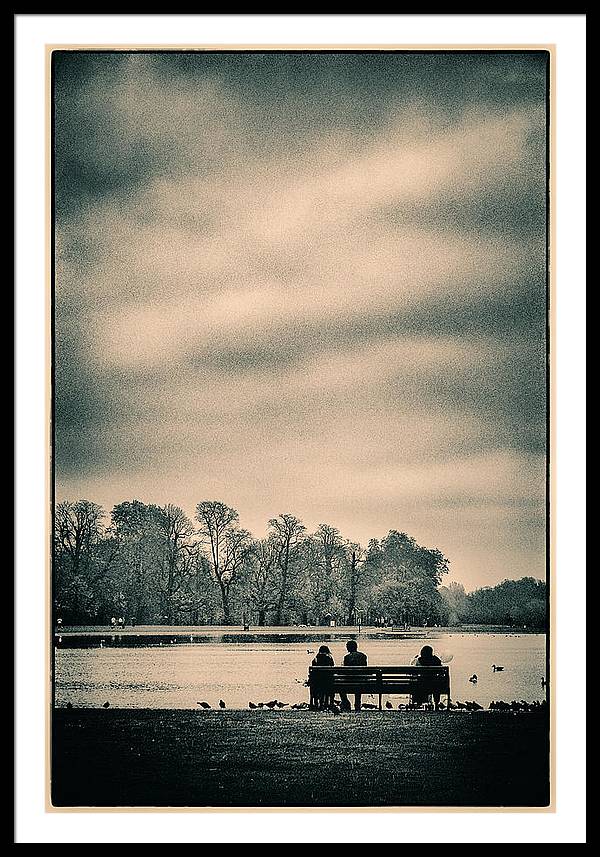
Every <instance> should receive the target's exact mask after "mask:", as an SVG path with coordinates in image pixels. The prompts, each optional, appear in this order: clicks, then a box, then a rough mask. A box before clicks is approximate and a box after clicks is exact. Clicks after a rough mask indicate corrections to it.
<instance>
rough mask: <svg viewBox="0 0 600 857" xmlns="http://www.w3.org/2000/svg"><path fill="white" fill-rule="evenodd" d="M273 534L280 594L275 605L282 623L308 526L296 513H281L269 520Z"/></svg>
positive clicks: (276, 613) (277, 622) (277, 616)
mask: <svg viewBox="0 0 600 857" xmlns="http://www.w3.org/2000/svg"><path fill="white" fill-rule="evenodd" d="M269 527H270V528H271V531H272V532H271V535H272V537H273V538H274V544H275V546H276V551H277V569H278V577H279V580H278V586H277V588H278V595H277V601H276V606H275V624H276V625H281V623H282V621H283V613H284V609H285V605H286V602H287V600H288V598H289V596H290V590H291V586H292V584H293V578H294V571H295V570H297V568H296V569H295V563H296V562H297V559H298V552H299V548H300V545H301V543H302V539H303V537H304V533H305V531H306V527H305V526H304V524H303V523H302V521H300V520H299V519H298V518H296V517H295V516H294V515H288V514H285V515H279V516H278V517H277V518H271V520H270V521H269Z"/></svg>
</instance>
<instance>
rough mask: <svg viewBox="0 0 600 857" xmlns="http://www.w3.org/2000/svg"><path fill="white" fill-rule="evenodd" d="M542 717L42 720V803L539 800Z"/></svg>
mask: <svg viewBox="0 0 600 857" xmlns="http://www.w3.org/2000/svg"><path fill="white" fill-rule="evenodd" d="M548 756H549V751H548V724H547V719H546V716H545V715H544V714H542V713H519V714H514V713H505V712H475V713H462V712H399V711H389V712H388V711H384V712H375V711H362V712H360V713H356V712H352V713H348V714H340V715H337V716H336V715H333V714H331V713H325V712H323V713H319V712H310V711H277V712H271V711H260V712H252V711H228V710H227V711H187V710H186V711H176V710H132V709H128V710H116V709H108V710H106V711H104V710H96V709H93V710H92V709H74V710H71V711H69V710H65V709H60V710H56V711H54V712H53V765H52V802H53V804H54V805H55V806H62V807H64V806H107V807H109V806H196V807H206V806H216V807H219V806H223V807H226V806H229V807H231V806H247V807H255V806H266V807H269V806H273V807H282V806H286V807H317V806H339V807H357V806H373V807H377V806H474V807H482V806H515V807H516V806H546V805H547V804H548V802H549V797H548V795H549V788H548V779H549V774H548V768H549V762H548Z"/></svg>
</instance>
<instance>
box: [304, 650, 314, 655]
mask: <svg viewBox="0 0 600 857" xmlns="http://www.w3.org/2000/svg"><path fill="white" fill-rule="evenodd" d="M314 653H315V650H314V649H307V650H306V654H307V655H314Z"/></svg>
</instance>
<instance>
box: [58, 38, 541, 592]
mask: <svg viewBox="0 0 600 857" xmlns="http://www.w3.org/2000/svg"><path fill="white" fill-rule="evenodd" d="M54 83H55V111H56V112H55V131H56V134H55V144H56V149H55V154H56V162H55V176H56V182H55V208H56V220H55V223H56V283H55V312H56V316H55V318H56V321H55V359H56V399H55V404H56V447H55V452H56V488H57V498H58V499H65V498H67V499H71V500H75V499H79V498H83V497H85V498H87V499H90V500H94V501H96V502H99V503H101V504H103V505H104V506H105V507H106V508H107V510H110V508H111V507H112V505H113V504H114V503H116V502H119V501H121V500H128V499H129V500H130V499H133V498H136V499H139V500H143V501H145V502H154V503H159V504H163V503H166V502H174V503H176V504H178V505H180V506H182V507H183V508H184V509H185V510H186V511H187V512H188V513H189V514H190V515H193V513H194V509H195V506H196V504H197V503H198V502H200V501H201V500H204V499H219V500H222V501H224V502H226V503H228V504H229V505H231V506H234V507H235V508H236V509H237V510H238V511H239V513H240V519H241V523H242V525H243V526H245V527H247V528H248V529H250V530H251V531H252V532H253V533H254V534H255V535H257V536H261V535H263V534H264V533H265V529H266V522H267V520H268V518H270V517H273V516H275V515H277V514H280V513H283V512H291V513H293V514H295V515H297V516H298V517H300V518H302V519H303V520H304V522H305V524H306V525H307V527H308V528H309V529H313V528H315V527H316V526H317V525H318V524H319V523H321V522H326V523H330V524H333V525H334V526H337V527H338V528H339V529H340V530H341V532H342V534H343V535H344V536H346V537H348V538H351V539H355V540H359V541H361V542H363V543H366V542H367V541H368V539H369V538H371V537H382V536H384V535H385V534H386V533H387V531H388V530H389V529H398V530H404V531H406V532H408V533H409V534H410V535H412V536H414V537H415V538H416V539H417V541H419V542H420V543H421V544H423V545H425V546H427V547H437V548H439V549H440V550H442V551H443V552H444V553H445V554H446V556H447V557H448V558H449V559H450V562H451V570H452V571H451V579H454V580H459V581H462V582H463V583H464V584H465V586H466V587H467V589H473V588H475V587H476V586H481V585H488V584H490V585H493V584H495V583H496V582H498V581H499V580H501V579H503V578H505V577H511V578H513V577H521V576H522V575H532V576H534V577H539V578H543V577H544V576H545V554H544V538H545V536H544V533H545V493H544V491H545V423H546V411H545V409H546V401H545V361H546V342H545V330H546V316H545V301H546V262H545V259H546V248H545V230H546V225H545V194H546V114H545V110H546V107H545V103H546V54H544V53H505V54H493V53H487V54H473V53H471V54H468V55H461V54H458V53H446V54H431V53H430V54H427V53H413V54H393V53H385V54H366V53H354V54H341V53H338V54H303V53H300V54H264V53H263V54H241V53H237V54H236V53H232V54H206V53H200V54H199V53H195V54H169V53H160V54H114V53H112V54H111V53H107V54H101V53H91V54H90V53H88V54H84V53H65V52H60V53H58V54H55V55H54Z"/></svg>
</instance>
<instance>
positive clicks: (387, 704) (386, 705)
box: [385, 699, 394, 708]
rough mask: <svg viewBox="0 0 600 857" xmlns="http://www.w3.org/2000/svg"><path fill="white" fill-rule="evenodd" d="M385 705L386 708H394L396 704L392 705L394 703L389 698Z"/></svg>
mask: <svg viewBox="0 0 600 857" xmlns="http://www.w3.org/2000/svg"><path fill="white" fill-rule="evenodd" d="M385 707H386V708H393V707H394V706H393V705H392V703H391V702H390V701H389V699H388V701H387V702H386V704H385Z"/></svg>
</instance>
